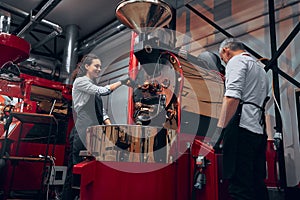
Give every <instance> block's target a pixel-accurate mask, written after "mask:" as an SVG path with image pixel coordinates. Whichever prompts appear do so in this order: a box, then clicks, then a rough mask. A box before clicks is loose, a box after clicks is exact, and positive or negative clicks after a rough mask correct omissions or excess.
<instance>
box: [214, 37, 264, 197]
mask: <svg viewBox="0 0 300 200" xmlns="http://www.w3.org/2000/svg"><path fill="white" fill-rule="evenodd" d="M219 53H220V57H221V59H222V60H223V61H224V62H225V63H226V72H225V77H226V79H225V87H226V88H225V94H224V98H223V103H222V109H221V114H220V118H219V121H218V124H217V126H218V128H217V131H216V133H215V134H220V133H221V132H223V134H224V137H223V175H224V177H223V178H226V179H228V180H229V193H230V195H231V197H232V198H233V199H249V200H250V199H251V200H254V199H255V200H257V199H262V200H265V199H268V192H267V189H266V186H265V184H264V178H265V175H266V167H265V160H266V158H265V151H266V141H267V136H266V134H265V131H264V127H263V125H262V123H261V122H262V121H263V117H264V109H263V107H264V102H265V99H266V97H267V94H268V88H269V87H268V78H267V75H266V72H265V70H264V69H263V67H261V66H260V65H259V64H258V62H257V61H256V60H255V59H253V58H252V57H251V56H250V54H249V53H247V52H246V51H245V49H244V45H243V43H241V42H240V41H238V40H236V39H234V38H228V39H226V40H224V41H223V42H222V43H221V45H220V48H219ZM217 145H218V144H217ZM215 148H218V146H215Z"/></svg>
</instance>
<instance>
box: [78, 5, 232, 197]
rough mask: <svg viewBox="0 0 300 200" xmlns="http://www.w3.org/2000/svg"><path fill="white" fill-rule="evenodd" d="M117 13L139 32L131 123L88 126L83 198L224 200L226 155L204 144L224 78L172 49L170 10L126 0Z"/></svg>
mask: <svg viewBox="0 0 300 200" xmlns="http://www.w3.org/2000/svg"><path fill="white" fill-rule="evenodd" d="M133 11H134V12H133ZM116 15H117V17H118V19H119V20H120V21H121V22H122V23H124V24H125V25H127V26H128V27H129V28H131V29H133V30H134V31H133V34H132V42H131V44H132V46H131V53H130V64H129V71H130V76H131V78H132V79H134V80H135V84H134V85H133V87H132V88H130V89H129V97H128V102H124V104H127V105H128V124H126V125H106V126H105V125H103V126H93V127H89V128H88V130H87V137H86V147H87V151H88V154H90V155H91V157H90V158H89V159H87V160H86V161H84V162H82V163H79V164H77V165H75V166H74V169H73V174H74V180H75V182H74V188H78V189H80V199H145V200H148V199H149V200H150V199H158V200H174V199H178V200H186V199H209V200H212V199H215V200H217V199H226V198H227V197H228V195H227V193H226V183H225V182H224V181H223V180H222V175H221V170H220V169H221V160H222V155H220V154H216V153H215V152H214V150H213V149H212V147H211V146H210V145H209V144H208V143H207V141H209V140H207V139H206V138H209V135H210V134H212V133H210V132H209V130H213V129H214V127H215V126H216V121H217V118H218V114H219V111H220V106H221V101H222V97H223V90H224V84H223V77H222V76H221V75H220V73H219V72H218V70H217V68H210V67H209V66H208V65H207V63H205V62H204V61H203V60H201V59H199V58H197V57H193V56H192V55H188V54H183V53H182V51H181V50H179V49H176V48H173V47H172V46H173V45H172V38H174V37H172V33H169V32H168V30H167V29H166V30H167V31H166V32H165V30H164V29H158V28H161V27H165V26H166V25H168V24H169V23H170V22H171V20H172V17H173V11H172V9H171V8H170V6H169V5H168V4H166V3H164V2H162V1H122V2H121V3H119V5H118V7H117V9H116ZM160 35H163V36H165V37H164V39H163V41H162V37H160Z"/></svg>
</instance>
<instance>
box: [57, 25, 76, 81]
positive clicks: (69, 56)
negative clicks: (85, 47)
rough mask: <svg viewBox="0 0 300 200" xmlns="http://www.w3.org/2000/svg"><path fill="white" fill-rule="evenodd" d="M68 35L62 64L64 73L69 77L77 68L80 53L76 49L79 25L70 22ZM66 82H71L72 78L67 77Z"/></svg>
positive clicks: (67, 30) (66, 33) (67, 29)
mask: <svg viewBox="0 0 300 200" xmlns="http://www.w3.org/2000/svg"><path fill="white" fill-rule="evenodd" d="M65 35H66V45H65V48H64V55H63V65H62V70H61V72H62V74H63V75H64V76H65V75H66V76H67V77H69V76H70V74H71V73H72V72H73V71H74V69H75V68H76V63H77V60H78V54H77V52H76V51H75V49H76V47H77V40H78V36H79V27H78V26H77V25H75V24H70V25H68V26H67V27H66V28H65ZM64 82H65V83H66V84H69V83H70V79H69V78H67V79H66V80H64Z"/></svg>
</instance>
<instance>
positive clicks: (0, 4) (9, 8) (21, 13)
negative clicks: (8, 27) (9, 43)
mask: <svg viewBox="0 0 300 200" xmlns="http://www.w3.org/2000/svg"><path fill="white" fill-rule="evenodd" d="M0 8H1V9H3V10H6V11H8V12H10V13H12V14H14V15H18V16H20V17H28V16H29V13H27V12H25V11H24V10H21V9H19V8H15V7H13V6H11V5H9V4H7V3H3V2H0ZM40 24H41V25H44V26H47V27H50V28H53V29H54V30H56V31H58V32H62V28H61V26H59V25H58V24H55V23H53V22H50V21H48V20H45V19H43V20H41V22H40Z"/></svg>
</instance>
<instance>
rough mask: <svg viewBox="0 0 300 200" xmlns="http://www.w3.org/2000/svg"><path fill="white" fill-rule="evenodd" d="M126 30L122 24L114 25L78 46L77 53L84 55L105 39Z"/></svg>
mask: <svg viewBox="0 0 300 200" xmlns="http://www.w3.org/2000/svg"><path fill="white" fill-rule="evenodd" d="M125 29H126V26H125V25H123V24H115V27H112V26H111V27H110V28H109V29H107V31H105V32H102V33H101V34H96V35H95V36H93V37H92V39H88V40H86V41H85V42H82V43H80V44H79V45H78V49H76V50H77V53H78V54H80V55H81V54H85V53H87V52H89V51H91V50H92V49H93V48H95V47H96V46H97V45H98V44H100V43H101V42H103V41H105V40H106V39H108V38H110V37H112V36H114V35H116V34H117V33H119V32H121V31H123V30H125Z"/></svg>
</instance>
